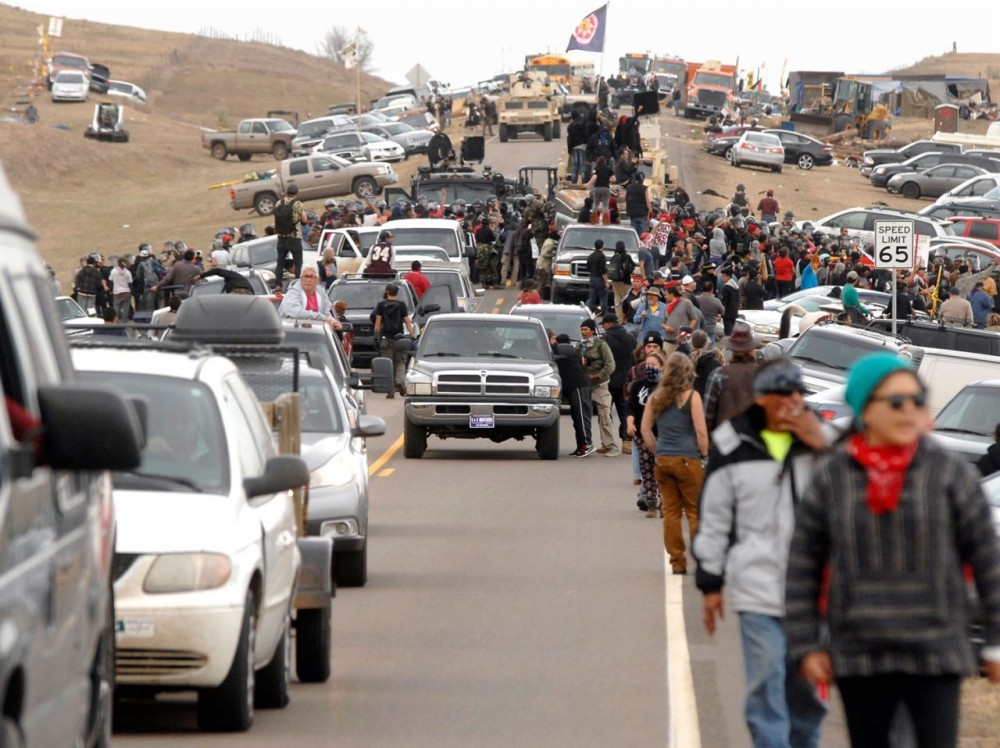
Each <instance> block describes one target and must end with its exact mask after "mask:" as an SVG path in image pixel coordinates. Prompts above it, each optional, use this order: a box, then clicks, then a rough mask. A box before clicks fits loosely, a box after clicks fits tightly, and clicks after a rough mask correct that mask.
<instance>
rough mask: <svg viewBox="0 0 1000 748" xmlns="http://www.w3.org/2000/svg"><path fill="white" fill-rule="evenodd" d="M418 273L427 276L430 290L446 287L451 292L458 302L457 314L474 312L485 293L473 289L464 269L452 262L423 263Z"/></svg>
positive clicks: (480, 289) (481, 290)
mask: <svg viewBox="0 0 1000 748" xmlns="http://www.w3.org/2000/svg"><path fill="white" fill-rule="evenodd" d="M407 269H409V268H407ZM401 272H403V271H402V269H401ZM420 272H422V273H423V274H424V275H426V276H427V279H428V280H429V281H430V282H431V287H432V288H433V287H434V286H448V288H450V289H451V290H452V291H453V293H454V295H455V298H456V299H457V300H458V308H457V309H456V310H455V311H458V312H474V311H476V308H477V307H478V306H479V299H480V298H481V297H482V296H483V295H485V293H486V291H485V289H483V288H474V287H473V285H472V281H470V280H469V275H468V273H467V272H466V271H465V268H464V267H462V266H461V265H458V264H456V263H454V262H425V263H423V267H421V268H420ZM404 275H405V272H404Z"/></svg>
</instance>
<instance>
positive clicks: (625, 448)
mask: <svg viewBox="0 0 1000 748" xmlns="http://www.w3.org/2000/svg"><path fill="white" fill-rule="evenodd" d="M622 454H626V455H630V454H632V440H631V439H622Z"/></svg>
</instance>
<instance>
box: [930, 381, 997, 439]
mask: <svg viewBox="0 0 1000 748" xmlns="http://www.w3.org/2000/svg"><path fill="white" fill-rule="evenodd" d="M997 413H1000V387H977V386H975V385H968V386H966V387H965V388H963V389H962V390H961V391H960V392H959V393H958V394H957V395H955V397H954V398H952V400H951V401H950V402H949V403H948V404H947V405H945V406H944V407H943V408H942V409H941V412H940V413H938V415H937V419H936V420H935V422H934V427H935V428H937V429H958V430H962V431H972V432H973V433H976V434H979V435H981V436H987V437H992V436H993V431H994V429H995V428H996V425H997V424H996V414H997Z"/></svg>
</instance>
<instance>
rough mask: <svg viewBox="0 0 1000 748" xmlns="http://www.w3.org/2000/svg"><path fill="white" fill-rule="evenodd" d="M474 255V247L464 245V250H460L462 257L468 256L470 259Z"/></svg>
mask: <svg viewBox="0 0 1000 748" xmlns="http://www.w3.org/2000/svg"><path fill="white" fill-rule="evenodd" d="M475 256H476V250H475V248H474V247H466V248H465V249H464V250H462V257H468V258H469V259H472V258H473V257H475Z"/></svg>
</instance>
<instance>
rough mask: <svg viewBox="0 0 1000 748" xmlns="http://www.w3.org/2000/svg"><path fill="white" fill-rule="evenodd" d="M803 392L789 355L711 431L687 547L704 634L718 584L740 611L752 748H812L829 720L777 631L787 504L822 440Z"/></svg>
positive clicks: (719, 609) (762, 371)
mask: <svg viewBox="0 0 1000 748" xmlns="http://www.w3.org/2000/svg"><path fill="white" fill-rule="evenodd" d="M804 391H805V385H804V384H803V382H802V372H801V370H800V369H799V367H798V365H797V364H795V363H794V362H792V361H791V360H790V359H788V358H779V359H776V360H774V361H770V362H768V363H766V364H764V365H762V366H761V367H760V368H759V369H757V371H756V373H755V374H754V378H753V396H754V401H753V405H751V406H750V407H749V409H747V410H746V411H744V412H743V413H742V414H741V415H738V416H736V417H735V418H733V419H732V420H731V421H725V422H723V423H722V425H720V426H719V427H718V428H716V429H715V431H714V432H713V433H712V445H713V446H712V449H711V452H710V453H709V458H708V467H707V469H706V472H705V481H704V484H703V486H702V491H701V497H700V499H699V520H698V532H697V534H696V535H695V538H694V543H693V544H692V547H693V551H694V557H695V559H696V560H697V562H698V567H697V571H696V575H695V583H696V584H697V586H698V589H700V590H701V591H702V593H703V594H704V617H705V627H706V629H707V630H708V632H709V634H713V633H715V627H716V621H717V619H721V618H722V616H723V612H724V610H723V598H722V590H723V587H724V586H725V587H728V590H729V599H730V601H731V604H732V606H733V608H735V610H736V612H737V613H738V614H739V623H740V637H741V640H742V646H743V660H744V666H745V674H746V705H745V710H744V711H745V716H746V721H747V726H748V727H749V729H750V735H751V738H752V741H753V746H754V748H776V747H777V746H792V748H814V747H815V746H817V745H818V744H819V732H820V726H821V724H822V721H823V717H824V715H825V714H826V707H825V706H824V705H823V703H822V702H821V701H819V699H818V698H817V696H816V692H815V690H814V689H813V688H812V687H811V686H810V685H809V683H808V682H807V681H806V680H805V679H803V678H801V677H799V676H797V674H795V673H794V672H792V671H791V670H790V669H788V668H787V666H786V645H785V633H784V627H783V619H784V616H785V564H786V561H787V558H788V546H789V542H790V541H791V538H792V529H793V527H794V507H795V504H796V503H797V502H798V499H799V497H800V496H801V495H802V494H803V493H804V492H805V488H806V486H807V485H808V481H809V476H810V474H811V472H812V467H813V464H814V463H815V461H816V459H817V456H818V452H819V450H821V449H823V448H824V447H825V446H826V443H827V438H826V433H825V432H824V431H823V428H822V426H821V425H820V422H819V420H818V419H817V418H816V416H815V415H814V414H813V412H812V411H811V410H810V409H808V408H807V407H806V406H805V401H804V400H803V392H804Z"/></svg>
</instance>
